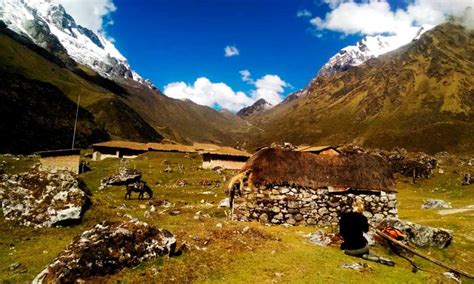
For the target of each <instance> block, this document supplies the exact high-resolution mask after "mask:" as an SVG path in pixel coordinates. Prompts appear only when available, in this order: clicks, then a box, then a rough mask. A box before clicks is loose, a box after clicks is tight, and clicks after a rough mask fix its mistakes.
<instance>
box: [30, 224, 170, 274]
mask: <svg viewBox="0 0 474 284" xmlns="http://www.w3.org/2000/svg"><path fill="white" fill-rule="evenodd" d="M175 248H176V238H175V236H174V235H173V234H171V233H170V232H168V231H166V230H164V229H158V228H154V227H152V226H150V225H148V224H147V223H144V222H140V221H138V220H136V219H131V220H129V221H123V222H102V223H100V224H97V225H95V226H94V227H93V228H92V229H90V230H88V231H85V232H83V233H82V234H81V235H79V236H76V237H75V238H74V239H73V240H72V242H71V243H70V244H69V245H68V246H67V248H66V249H65V250H64V251H63V252H61V253H60V254H59V256H58V257H56V258H55V259H54V260H53V261H52V262H51V263H50V264H49V265H48V266H47V267H46V268H45V269H44V270H43V271H42V272H41V273H40V274H38V276H36V278H35V279H34V280H33V283H76V282H78V280H89V279H91V278H92V277H94V276H104V275H108V274H113V273H115V272H117V271H119V270H120V269H122V268H124V267H134V266H137V265H138V264H140V263H141V262H142V261H144V260H147V259H151V258H155V257H157V256H164V255H173V254H174V253H175Z"/></svg>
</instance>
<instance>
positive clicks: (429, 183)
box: [0, 153, 474, 283]
mask: <svg viewBox="0 0 474 284" xmlns="http://www.w3.org/2000/svg"><path fill="white" fill-rule="evenodd" d="M36 162H37V161H36V160H35V158H33V157H21V158H17V157H9V156H7V157H5V156H0V168H1V170H2V171H4V172H5V173H6V174H8V175H9V176H10V175H15V174H19V173H21V172H24V171H27V170H30V169H31V166H33V165H34V164H35V163H36ZM438 163H439V167H440V168H442V169H443V171H442V173H440V172H439V171H438V170H436V171H435V172H434V174H433V176H432V177H431V179H428V180H427V179H424V178H419V179H417V181H416V184H413V183H412V180H411V178H409V177H404V176H401V175H400V176H399V177H398V178H397V180H398V182H397V188H398V190H399V193H398V196H397V198H398V212H399V216H400V217H401V218H402V219H404V220H409V221H412V222H414V223H417V224H421V225H425V226H429V227H436V228H445V229H448V230H450V231H452V235H453V239H452V242H451V244H450V245H449V246H448V247H447V248H444V249H440V248H437V247H424V248H419V250H420V251H422V252H423V253H425V254H429V255H431V256H432V257H436V258H438V259H440V260H442V261H445V262H447V263H450V264H453V265H455V266H457V267H460V268H463V269H465V270H468V271H469V270H470V267H471V264H472V263H474V255H473V254H472V251H474V232H473V229H472V222H473V220H474V210H472V209H471V207H470V206H471V205H473V203H474V202H473V201H472V200H474V187H473V185H467V186H462V185H461V184H462V178H463V175H464V173H465V172H469V171H470V172H473V169H474V168H473V167H472V165H469V159H458V158H453V157H451V156H450V157H443V158H439V159H438ZM199 165H200V158H199V156H195V155H184V154H177V153H176V154H173V153H171V154H170V153H148V154H145V155H142V156H140V157H139V158H137V159H134V160H129V161H127V162H126V163H122V162H120V161H119V160H109V159H106V160H104V161H100V162H93V161H91V162H90V167H91V171H89V172H87V173H84V174H82V175H81V176H80V178H81V179H82V180H83V181H84V182H85V184H86V185H87V187H88V188H89V189H90V191H91V193H92V195H91V200H92V205H91V207H90V208H89V210H87V211H86V213H85V215H84V216H83V218H82V222H81V223H80V224H78V225H74V226H68V227H54V228H35V227H34V226H30V227H26V226H18V224H17V223H16V222H13V221H11V220H5V218H3V217H1V218H0V226H1V227H2V230H1V231H0V281H6V282H14V283H15V282H30V281H32V280H33V279H34V278H35V277H36V276H37V275H38V274H40V272H41V271H43V270H44V269H45V267H47V266H48V265H49V264H52V263H54V262H55V260H57V259H61V258H63V257H65V254H64V251H65V249H72V250H73V251H77V250H80V246H77V245H73V244H74V240H75V239H77V237H78V236H81V235H82V234H84V232H87V231H89V230H91V229H92V230H94V228H95V226H96V225H97V224H101V223H102V222H104V221H105V222H107V223H105V224H122V222H125V221H127V220H130V218H129V217H128V216H132V217H133V218H137V219H138V220H140V221H141V222H146V223H147V224H149V225H150V226H152V227H154V228H163V229H166V230H168V231H169V232H172V233H173V235H174V236H175V238H176V239H177V240H178V246H181V244H185V245H184V246H183V253H182V255H180V256H174V257H168V256H166V255H165V256H164V257H158V258H152V259H148V260H144V261H143V262H141V263H139V264H137V265H135V263H133V262H132V263H133V264H131V265H124V266H120V267H121V268H120V269H119V268H117V270H116V271H115V272H114V274H112V275H105V276H97V277H98V278H94V279H96V281H98V282H109V283H115V282H117V281H118V280H120V281H122V282H128V283H138V282H140V283H144V282H154V283H162V282H167V283H169V282H178V283H183V282H187V283H189V282H206V283H209V282H232V283H255V282H263V283H270V282H271V283H275V282H284V283H285V282H286V283H287V282H300V283H315V282H316V283H340V282H341V281H344V282H345V283H360V282H364V283H380V282H382V281H383V282H384V283H400V282H402V283H408V282H409V283H426V282H435V283H450V282H447V281H453V280H449V279H448V278H446V276H443V275H442V273H443V272H446V271H445V270H443V269H439V268H438V267H436V266H434V265H432V264H430V263H429V262H426V261H423V260H421V259H419V258H415V260H416V262H417V263H418V264H419V265H421V266H422V267H423V268H425V269H426V270H429V271H431V272H426V271H420V272H418V273H416V274H414V273H412V272H411V266H410V265H409V264H408V263H407V262H406V261H405V260H403V259H401V258H399V257H397V256H395V255H393V254H390V253H389V252H388V251H387V250H386V248H384V247H381V246H378V245H376V246H374V247H373V248H372V251H373V252H374V253H377V254H379V255H381V256H384V257H387V258H390V259H393V260H394V261H395V262H396V263H397V264H396V266H395V267H393V268H390V267H386V266H382V265H378V264H374V263H370V262H367V261H365V260H361V259H354V258H351V257H348V256H346V255H344V254H343V253H342V252H341V251H340V250H339V248H338V246H337V245H335V244H331V242H332V241H335V242H336V243H337V241H338V240H337V238H336V237H334V235H331V233H334V232H336V230H337V228H336V227H335V226H327V227H322V228H316V227H312V226H294V227H284V226H265V225H261V224H260V223H258V222H234V221H230V220H229V218H228V217H227V215H228V213H229V211H228V210H229V209H228V208H227V207H225V206H222V207H221V208H218V207H219V206H218V205H219V203H220V201H221V200H223V199H224V198H225V197H226V195H225V193H224V186H223V184H225V182H226V181H227V180H228V179H229V177H230V176H231V175H232V174H233V172H229V171H224V172H222V171H219V172H214V171H212V170H202V169H200V168H199ZM123 167H126V168H131V169H137V170H139V171H140V172H141V173H142V177H141V179H142V180H144V181H146V182H147V184H148V185H149V186H150V187H151V188H152V189H153V191H154V196H153V199H151V200H138V199H132V200H125V199H124V194H125V187H124V186H107V187H105V188H103V189H102V190H99V186H100V181H101V180H102V179H104V178H107V177H110V176H113V175H115V174H118V173H119V172H118V170H119V169H120V168H123ZM166 169H171V170H166ZM165 170H166V171H165ZM429 199H438V200H442V201H445V202H446V203H450V205H451V207H452V208H431V209H422V205H423V204H424V203H425V202H426V201H427V200H429ZM223 203H224V202H223ZM222 205H224V204H222ZM445 210H461V211H453V212H447V213H446V212H444V211H445ZM444 213H446V214H444ZM2 215H3V214H2ZM114 226H115V225H114ZM316 231H322V232H324V233H325V234H329V235H330V236H331V237H330V238H329V240H328V239H327V238H325V234H320V233H316V234H315V232H316ZM105 232H106V233H110V232H111V231H110V230H109V231H107V230H106V231H105ZM311 234H313V235H311ZM310 236H312V237H310ZM315 241H320V242H323V243H327V242H329V246H322V245H318V244H315V243H314V242H315ZM111 245H112V246H111V247H112V250H113V245H114V244H113V243H112V244H111ZM138 249H139V248H138ZM103 252H106V250H104V251H103ZM104 255H107V254H106V253H105V254H104ZM33 256H34V257H33ZM101 259H104V258H101ZM471 272H472V271H471ZM452 283H455V282H452Z"/></svg>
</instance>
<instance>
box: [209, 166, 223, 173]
mask: <svg viewBox="0 0 474 284" xmlns="http://www.w3.org/2000/svg"><path fill="white" fill-rule="evenodd" d="M212 170H213V171H214V172H215V173H216V174H218V175H221V174H223V173H224V171H225V169H224V168H223V167H221V166H217V167H214V168H213V169H212Z"/></svg>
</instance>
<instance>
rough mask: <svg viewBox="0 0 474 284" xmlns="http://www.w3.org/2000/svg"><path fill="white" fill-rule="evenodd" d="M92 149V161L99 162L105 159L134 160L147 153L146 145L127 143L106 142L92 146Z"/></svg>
mask: <svg viewBox="0 0 474 284" xmlns="http://www.w3.org/2000/svg"><path fill="white" fill-rule="evenodd" d="M92 149H93V154H92V160H94V161H101V160H103V159H106V158H136V157H137V156H138V155H140V154H143V153H145V152H147V151H148V145H147V144H146V143H138V142H129V141H107V142H101V143H96V144H94V145H92Z"/></svg>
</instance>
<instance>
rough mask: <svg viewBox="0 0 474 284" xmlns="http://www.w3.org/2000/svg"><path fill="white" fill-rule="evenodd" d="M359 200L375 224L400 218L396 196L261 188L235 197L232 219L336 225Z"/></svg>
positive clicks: (290, 223)
mask: <svg viewBox="0 0 474 284" xmlns="http://www.w3.org/2000/svg"><path fill="white" fill-rule="evenodd" d="M356 197H358V198H362V199H363V200H364V204H365V213H364V214H365V215H366V216H367V218H368V219H369V222H370V223H372V224H378V223H379V222H380V220H381V219H385V218H387V217H397V216H398V211H397V199H396V195H395V194H394V193H390V194H387V193H385V192H383V191H382V192H380V193H377V194H359V193H358V194H354V193H348V194H332V193H329V192H328V190H327V189H307V188H298V187H288V186H273V187H271V188H267V187H265V186H261V187H259V188H256V189H251V188H249V187H244V189H243V192H241V196H236V197H234V199H233V201H232V205H233V214H232V217H233V219H235V220H240V221H251V220H258V221H260V222H262V223H270V224H289V225H297V224H303V223H304V224H306V225H318V226H326V225H337V224H339V216H340V214H341V213H342V212H347V211H350V210H351V209H352V202H353V200H354V199H355V198H356Z"/></svg>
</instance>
